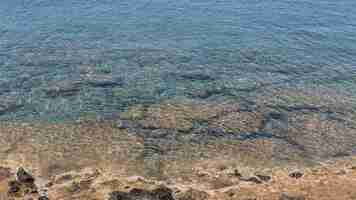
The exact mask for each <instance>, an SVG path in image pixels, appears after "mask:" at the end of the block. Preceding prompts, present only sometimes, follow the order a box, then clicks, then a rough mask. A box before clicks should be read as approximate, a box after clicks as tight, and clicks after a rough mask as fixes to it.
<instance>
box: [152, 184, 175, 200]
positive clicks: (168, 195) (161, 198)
mask: <svg viewBox="0 0 356 200" xmlns="http://www.w3.org/2000/svg"><path fill="white" fill-rule="evenodd" d="M151 193H152V196H154V197H156V198H157V200H174V198H173V195H172V194H173V191H172V190H171V189H169V188H167V187H159V188H157V189H155V190H152V192H151Z"/></svg>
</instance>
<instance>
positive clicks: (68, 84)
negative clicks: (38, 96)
mask: <svg viewBox="0 0 356 200" xmlns="http://www.w3.org/2000/svg"><path fill="white" fill-rule="evenodd" d="M81 84H82V83H81V82H80V81H72V80H63V81H59V82H57V83H56V84H54V85H52V86H50V87H48V88H46V89H45V93H46V95H47V97H51V98H55V97H59V96H73V95H76V94H77V93H78V92H79V91H80V86H81Z"/></svg>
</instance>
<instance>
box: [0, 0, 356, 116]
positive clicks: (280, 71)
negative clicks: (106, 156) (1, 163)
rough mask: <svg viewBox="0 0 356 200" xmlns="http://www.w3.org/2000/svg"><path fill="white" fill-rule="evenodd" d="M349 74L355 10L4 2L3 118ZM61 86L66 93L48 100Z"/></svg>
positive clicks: (248, 2)
mask: <svg viewBox="0 0 356 200" xmlns="http://www.w3.org/2000/svg"><path fill="white" fill-rule="evenodd" d="M83 68H85V69H84V71H85V72H83ZM85 73H87V74H85ZM88 74H90V76H92V74H94V75H93V76H94V77H96V78H94V79H95V80H94V82H95V81H99V83H98V82H95V83H92V82H91V81H93V80H92V79H91V78H90V77H89V75H88ZM95 74H96V75H95ZM355 74H356V1H354V0H338V1H335V0H180V1H172V0H120V1H119V0H63V1H55V0H2V1H0V97H1V100H0V119H3V120H9V119H10V120H12V119H41V118H45V119H50V118H56V119H58V118H73V117H74V118H75V117H78V116H80V115H82V114H83V113H85V114H88V113H89V114H90V113H94V114H95V113H110V112H115V111H117V110H121V109H124V108H125V107H126V106H128V105H131V104H135V103H154V102H157V101H159V100H162V99H167V98H175V97H187V98H195V97H191V93H192V91H193V92H194V91H195V89H196V88H199V89H201V88H204V87H211V86H212V85H214V86H216V85H218V86H219V87H224V88H228V89H229V91H230V92H229V93H228V94H226V93H218V94H215V95H214V94H213V95H211V96H208V97H204V98H208V99H217V98H224V97H226V96H235V97H236V96H239V95H248V93H249V92H251V90H249V88H253V87H255V86H256V85H258V86H259V85H268V86H272V87H283V85H285V84H289V85H293V84H307V83H308V82H320V83H323V82H324V81H325V82H327V81H330V80H331V81H332V80H336V79H347V78H349V77H354V76H355ZM97 76H98V77H97ZM88 77H89V78H88ZM107 80H109V81H108V82H105V81H107ZM100 81H101V82H100ZM102 81H104V82H105V83H104V84H101V83H102ZM78 82H79V83H78ZM63 85H64V86H65V87H69V88H72V89H73V87H74V89H73V91H69V92H68V91H64V93H63V92H62V91H60V92H58V94H57V93H56V91H57V90H56V89H54V90H55V93H56V94H55V95H51V94H53V93H51V92H48V90H49V88H50V89H51V88H52V89H53V87H54V88H56V87H57V88H61V87H63ZM68 85H69V86H68ZM73 85H75V86H73ZM231 91H232V92H231ZM240 91H242V93H241V92H240ZM61 92H62V93H61ZM244 92H245V93H244ZM193 96H194V95H193ZM200 97H201V96H200ZM200 97H199V96H198V98H200ZM202 98H203V97H202Z"/></svg>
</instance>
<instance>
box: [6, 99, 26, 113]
mask: <svg viewBox="0 0 356 200" xmlns="http://www.w3.org/2000/svg"><path fill="white" fill-rule="evenodd" d="M17 99H18V97H17V96H0V115H3V114H6V113H10V112H15V111H16V110H17V109H19V108H21V107H23V106H24V105H23V104H21V103H19V102H18V101H17Z"/></svg>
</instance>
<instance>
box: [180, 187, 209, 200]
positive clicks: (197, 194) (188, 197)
mask: <svg viewBox="0 0 356 200" xmlns="http://www.w3.org/2000/svg"><path fill="white" fill-rule="evenodd" d="M208 197H209V195H208V194H207V193H206V192H204V191H200V190H195V189H192V188H190V189H189V190H187V191H186V192H184V193H182V194H180V195H179V197H178V200H205V199H208Z"/></svg>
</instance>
